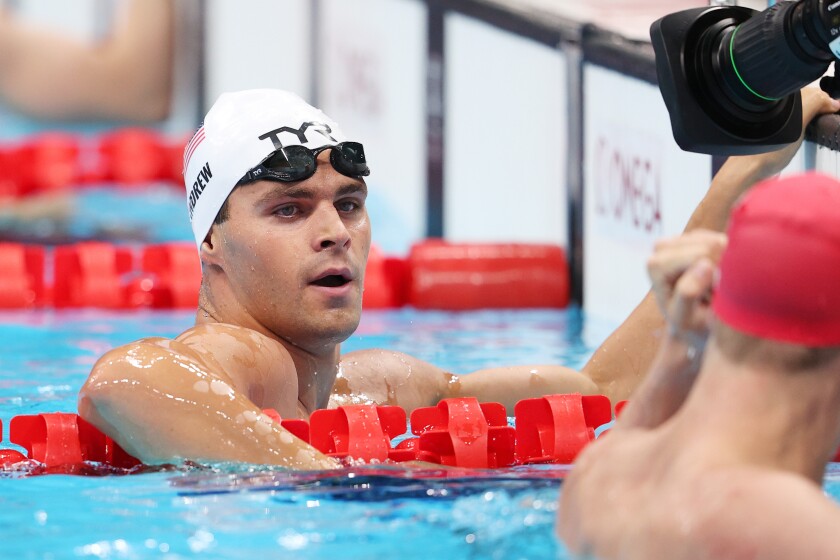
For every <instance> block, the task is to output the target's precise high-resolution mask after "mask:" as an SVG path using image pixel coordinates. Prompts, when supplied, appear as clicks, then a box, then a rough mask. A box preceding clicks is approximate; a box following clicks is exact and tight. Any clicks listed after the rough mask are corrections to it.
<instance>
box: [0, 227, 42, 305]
mask: <svg viewBox="0 0 840 560" xmlns="http://www.w3.org/2000/svg"><path fill="white" fill-rule="evenodd" d="M0 271H2V272H0V309H19V308H22V307H36V306H40V305H43V303H44V299H45V290H44V248H43V247H39V246H34V245H21V244H19V243H0Z"/></svg>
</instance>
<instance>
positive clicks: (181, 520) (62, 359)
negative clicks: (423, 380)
mask: <svg viewBox="0 0 840 560" xmlns="http://www.w3.org/2000/svg"><path fill="white" fill-rule="evenodd" d="M191 323H192V314H191V313H184V312H139V313H128V314H121V313H110V312H102V311H95V312H94V311H85V312H67V313H59V312H35V313H31V312H27V313H3V314H0V336H2V339H3V340H4V341H5V342H6V344H4V345H3V347H2V348H3V349H0V419H2V421H3V424H4V426H8V421H9V420H10V419H11V418H12V417H13V416H16V415H19V414H33V413H39V412H54V411H62V412H68V411H75V400H76V393H77V392H78V389H79V387H80V386H81V384H82V383H83V381H84V379H85V377H86V375H87V373H88V371H89V369H90V367H91V365H92V364H93V362H94V361H95V360H96V358H97V357H98V356H99V355H100V354H102V353H103V352H105V351H106V350H108V349H109V348H111V347H113V346H115V345H119V344H123V343H126V342H129V341H131V340H134V339H137V338H140V337H142V336H148V335H152V334H155V335H162V336H174V335H176V334H177V333H179V332H180V331H182V330H183V329H184V328H186V327H188V326H189V325H190V324H191ZM608 330H609V325H599V324H597V323H595V322H594V321H591V320H589V321H587V322H586V324H585V325H584V322H583V321H582V317H581V314H580V313H579V312H578V311H576V310H569V311H506V312H476V313H462V314H451V313H428V312H425V313H420V312H416V311H412V310H401V311H391V312H366V313H365V314H364V317H363V321H362V324H361V326H360V328H359V330H358V331H357V333H356V334H355V335H354V336H353V337H352V338H351V339H350V340H349V341H348V342H347V343H346V345H345V350H347V351H349V350H355V349H361V348H373V347H388V348H395V349H399V350H402V351H405V352H409V353H412V354H415V355H417V356H419V357H420V358H423V359H426V360H429V361H431V362H434V363H436V364H438V365H440V366H442V367H445V368H448V369H450V370H452V371H456V372H469V371H472V370H475V369H478V368H481V367H486V366H494V365H501V364H513V363H564V364H569V365H572V366H580V365H582V364H583V363H584V362H585V360H586V359H587V358H588V356H589V354H590V353H591V351H592V349H593V348H594V347H595V346H596V345H597V344H598V343H600V341H601V340H602V339H603V338H604V336H605V335H606V334H607V333H608ZM8 445H9V444H8V443H6V444H3V443H2V442H0V447H4V446H8ZM833 467H834V466H833ZM566 469H567V467H563V466H557V465H548V466H539V467H530V468H513V469H505V470H498V471H471V472H468V471H447V472H440V471H428V472H425V473H421V474H423V475H424V476H423V477H418V476H417V473H416V472H412V471H407V470H405V469H402V468H399V467H382V466H378V467H374V466H369V467H354V468H351V469H346V470H344V471H339V472H337V473H329V475H326V476H325V475H324V474H318V473H315V474H313V473H294V472H290V471H284V470H282V469H271V468H266V467H259V466H247V465H229V464H228V465H225V464H221V465H212V466H209V467H201V468H198V467H195V468H179V469H172V470H167V471H158V472H146V473H143V474H135V475H131V476H102V477H92V476H87V477H84V476H66V475H48V476H33V477H21V476H19V475H10V474H6V475H0V559H6V558H10V559H11V558H14V559H18V558H51V559H52V558H54V559H61V558H169V559H177V558H249V559H250V558H288V559H297V558H300V559H304V558H305V559H308V560H312V559H321V558H323V559H327V558H330V559H332V558H342V559H343V560H350V559H357V558H358V559H363V558H364V559H367V558H385V557H389V556H395V557H399V558H408V559H412V558H418V559H419V558H440V559H443V558H446V559H462V558H463V559H472V558H476V559H478V558H491V559H495V558H498V559H505V560H508V559H529V560H539V559H556V558H561V559H562V558H567V557H568V556H567V554H566V552H565V550H564V549H563V546H562V544H560V543H558V541H557V540H556V538H555V537H554V519H555V515H556V508H557V496H558V492H559V489H560V486H561V479H562V476H563V474H564V473H565V472H566ZM436 476H437V477H436ZM825 488H826V491H827V492H828V493H829V494H830V495H831V496H832V497H834V498H835V499H838V498H840V472H839V471H836V470H835V469H834V468H832V469H831V470H830V471H829V474H828V476H827V477H826V483H825Z"/></svg>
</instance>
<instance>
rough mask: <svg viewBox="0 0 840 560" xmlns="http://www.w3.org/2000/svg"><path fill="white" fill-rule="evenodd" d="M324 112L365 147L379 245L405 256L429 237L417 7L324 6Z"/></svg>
mask: <svg viewBox="0 0 840 560" xmlns="http://www.w3.org/2000/svg"><path fill="white" fill-rule="evenodd" d="M321 6H322V7H321V10H320V19H319V22H318V23H319V29H320V31H319V35H320V38H321V41H320V45H319V47H320V60H319V61H318V63H317V64H316V66H317V71H318V73H317V77H318V85H319V103H320V105H321V108H322V109H323V110H324V112H326V113H327V114H328V115H330V116H331V117H332V118H333V119H335V120H336V122H338V123H339V124H340V125H341V128H342V130H343V131H344V133H345V134H346V135H348V136H349V137H350V138H353V139H356V140H360V141H361V142H363V143H364V145H365V153H366V155H367V158H368V163H369V165H370V168H371V175H370V177H369V178H368V179H367V183H368V193H369V194H368V211H369V212H370V214H371V223H372V225H373V241H374V243H376V244H377V245H379V246H380V247H381V248H382V249H383V250H384V251H385V252H387V253H396V254H405V253H407V251H408V248H409V247H410V245H411V243H413V242H415V241H417V240H419V239H422V238H423V237H425V227H426V50H427V40H426V36H427V20H426V8H425V5H424V3H423V2H420V1H415V0H400V1H395V0H353V1H352V2H348V1H347V0H323V1H322V4H321Z"/></svg>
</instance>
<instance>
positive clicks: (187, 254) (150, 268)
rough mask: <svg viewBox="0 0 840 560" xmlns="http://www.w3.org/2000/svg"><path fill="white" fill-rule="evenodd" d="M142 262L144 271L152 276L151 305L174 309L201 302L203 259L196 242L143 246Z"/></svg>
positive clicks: (193, 305)
mask: <svg viewBox="0 0 840 560" xmlns="http://www.w3.org/2000/svg"><path fill="white" fill-rule="evenodd" d="M142 262H143V264H142V270H143V272H144V273H146V274H147V275H151V278H152V279H153V287H152V290H151V291H152V292H153V293H154V297H152V298H151V301H150V302H149V304H150V307H157V308H168V309H171V308H189V307H196V306H197V305H198V292H199V288H200V286H201V261H200V260H199V258H198V252H197V251H196V249H195V245H194V244H193V243H191V242H184V243H162V244H158V245H150V246H148V247H146V248H145V249H143V256H142ZM144 278H148V276H145V277H144Z"/></svg>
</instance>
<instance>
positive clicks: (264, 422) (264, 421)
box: [254, 414, 271, 435]
mask: <svg viewBox="0 0 840 560" xmlns="http://www.w3.org/2000/svg"><path fill="white" fill-rule="evenodd" d="M254 427H255V428H256V430H257V433H258V434H260V435H268V434H270V433H271V418H269V417H268V416H266V415H264V414H263V415H261V416H260V417H259V421H258V422H257V423H256V424H254Z"/></svg>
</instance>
